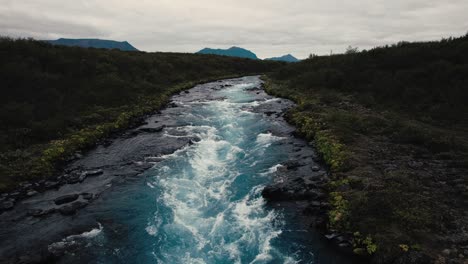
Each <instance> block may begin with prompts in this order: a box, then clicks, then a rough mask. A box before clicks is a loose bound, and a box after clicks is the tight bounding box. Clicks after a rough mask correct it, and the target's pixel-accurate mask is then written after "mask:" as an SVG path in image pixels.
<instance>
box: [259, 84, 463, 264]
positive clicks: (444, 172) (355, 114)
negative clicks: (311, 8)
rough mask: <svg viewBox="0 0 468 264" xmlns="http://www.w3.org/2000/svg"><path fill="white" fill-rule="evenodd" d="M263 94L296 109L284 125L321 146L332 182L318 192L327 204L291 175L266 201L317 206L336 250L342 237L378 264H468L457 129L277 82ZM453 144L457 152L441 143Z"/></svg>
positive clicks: (461, 145) (460, 141) (290, 113)
mask: <svg viewBox="0 0 468 264" xmlns="http://www.w3.org/2000/svg"><path fill="white" fill-rule="evenodd" d="M267 91H268V92H269V93H271V94H274V95H277V96H284V97H288V98H291V99H293V100H295V101H297V102H299V106H298V107H296V108H295V109H293V110H292V111H290V112H289V113H288V114H287V120H288V121H289V122H291V123H292V124H294V125H295V126H296V127H297V128H298V132H299V134H300V135H301V136H302V137H304V138H307V139H308V140H310V141H311V144H313V145H314V146H315V147H316V149H317V150H318V152H319V153H320V154H321V157H322V159H323V161H324V163H326V164H327V165H328V168H329V179H330V180H329V182H328V183H327V184H325V185H323V188H322V191H323V192H324V193H325V194H327V195H328V196H327V198H325V200H324V201H325V205H326V206H324V207H320V206H321V205H322V202H321V201H320V203H319V202H316V201H314V200H310V199H314V196H317V194H316V189H312V191H308V189H309V187H306V188H305V189H304V187H303V185H302V184H299V182H302V181H303V182H310V181H309V180H308V179H295V177H294V176H292V177H291V176H289V177H285V178H286V179H290V180H289V181H288V182H286V183H284V182H283V183H281V185H280V186H278V187H272V188H271V190H268V189H267V191H268V192H267V193H266V194H267V195H269V194H270V193H274V196H275V197H284V198H283V199H285V200H288V199H290V200H295V199H302V200H306V201H308V203H312V202H314V204H315V205H316V206H317V208H318V210H316V211H319V212H320V211H321V212H322V216H324V219H325V222H326V223H325V224H323V225H322V226H324V227H326V229H325V231H324V232H325V234H326V237H327V238H329V239H330V240H334V241H335V244H341V242H342V241H343V237H344V241H346V242H347V243H346V244H351V245H352V246H351V251H353V252H354V253H355V254H357V255H361V256H365V257H366V258H367V259H369V260H370V261H371V262H373V263H463V264H465V263H467V258H468V257H467V253H468V251H467V249H468V248H467V246H468V233H467V232H466V227H467V226H468V222H467V219H468V217H467V216H468V215H467V212H468V210H467V203H466V199H465V198H464V197H466V191H467V189H466V187H467V181H466V177H465V175H467V167H466V164H465V162H464V161H463V157H465V156H466V152H464V151H465V150H464V147H463V146H464V145H463V144H464V141H463V133H462V132H461V131H460V130H457V129H454V128H452V129H443V128H440V127H435V126H434V125H429V124H424V123H421V122H418V121H415V120H411V119H407V117H404V116H399V115H398V114H396V113H389V112H380V111H375V110H373V109H369V108H367V107H365V106H363V105H360V104H359V103H357V101H356V100H355V99H354V98H353V97H352V96H350V95H344V94H340V93H333V94H331V92H328V93H326V92H324V91H321V92H320V91H317V92H316V93H315V94H313V96H312V95H307V96H305V95H301V94H298V93H294V92H288V88H286V87H284V86H281V84H278V83H274V82H268V87H267ZM447 137H451V138H452V140H453V141H454V142H455V141H456V142H459V145H458V146H457V147H456V148H455V147H454V145H453V143H447V142H445V141H444V139H446V138H447ZM444 142H445V143H444ZM313 166H314V165H313V164H309V167H313ZM287 174H289V172H288V173H287ZM287 174H285V175H287ZM313 184H315V183H313ZM313 184H312V186H313ZM304 192H306V193H307V194H305V193H304ZM308 195H309V197H310V198H309V197H307V196H308ZM304 196H305V197H304ZM318 197H320V196H318ZM312 211H313V210H312ZM322 222H323V221H322V220H320V221H319V223H322ZM336 238H338V239H336ZM343 246H344V244H343ZM348 251H349V250H348Z"/></svg>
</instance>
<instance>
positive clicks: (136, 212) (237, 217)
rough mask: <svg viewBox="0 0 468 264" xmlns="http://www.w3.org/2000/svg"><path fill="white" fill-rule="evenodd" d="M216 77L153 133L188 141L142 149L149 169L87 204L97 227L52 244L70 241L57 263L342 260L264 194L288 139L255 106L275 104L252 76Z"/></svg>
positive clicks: (62, 245) (53, 246) (287, 149)
mask: <svg viewBox="0 0 468 264" xmlns="http://www.w3.org/2000/svg"><path fill="white" fill-rule="evenodd" d="M223 84H227V85H229V86H228V87H225V88H223V89H218V88H216V89H214V87H217V86H216V85H212V86H207V87H205V88H200V89H199V90H200V91H199V93H200V96H199V97H198V98H197V97H196V96H195V97H194V96H192V97H190V99H184V97H183V96H180V97H179V98H177V97H176V98H175V99H174V100H175V103H176V104H177V106H178V107H177V108H174V109H175V111H177V113H175V112H174V113H173V115H172V117H173V118H175V120H173V121H174V124H173V126H170V127H166V128H164V130H163V131H162V132H161V135H160V140H161V141H163V140H166V139H169V138H187V137H188V138H190V139H191V144H187V145H185V146H184V147H182V148H180V149H179V150H177V151H176V152H174V153H171V154H167V155H158V156H155V157H151V156H147V157H146V160H149V161H154V165H153V167H152V168H150V169H148V170H147V171H145V172H144V173H143V174H141V175H140V176H139V177H135V178H132V179H131V180H128V181H126V182H125V183H122V184H115V185H114V186H113V188H112V190H111V191H108V192H106V193H105V194H103V195H102V196H101V198H100V199H99V201H96V204H95V205H93V206H90V207H89V208H86V210H87V214H90V215H92V216H93V217H94V218H95V219H96V221H97V222H98V223H99V227H98V228H96V229H93V230H91V231H88V232H86V233H83V234H81V235H74V236H70V237H67V238H65V239H63V240H62V241H59V242H56V243H53V244H51V245H50V246H49V250H50V251H54V250H59V249H63V248H67V253H66V254H65V257H64V258H62V259H61V262H62V263H85V262H91V263H346V261H345V260H344V259H343V258H342V257H340V256H337V255H336V254H335V253H334V252H333V251H331V250H330V249H328V248H327V246H326V245H324V244H323V242H322V241H321V240H320V239H319V238H318V235H317V234H311V233H310V232H308V231H307V230H306V229H305V228H304V226H302V225H301V224H300V223H298V221H297V220H296V219H294V218H293V217H294V213H289V212H288V209H287V208H286V209H284V210H281V209H278V208H276V209H274V208H273V207H270V206H268V205H267V204H266V202H265V200H264V199H263V198H262V197H261V191H262V189H263V187H264V186H265V185H267V184H268V183H270V182H272V181H273V178H274V174H275V172H276V170H277V169H278V168H279V167H280V165H279V164H280V163H281V162H284V161H286V160H288V159H289V158H290V156H291V154H290V152H291V144H292V143H291V140H293V139H292V137H291V136H289V133H281V131H283V132H284V131H288V129H290V128H289V127H288V126H287V125H286V124H285V123H284V121H281V120H280V121H278V120H277V119H269V118H267V117H266V116H265V115H263V114H261V113H257V112H256V111H254V109H255V108H256V107H260V106H261V105H262V104H268V103H272V102H274V103H281V102H275V101H276V100H278V99H274V98H261V97H259V96H258V93H256V92H255V91H252V88H255V87H258V86H259V84H260V81H259V79H258V78H257V77H248V78H243V79H236V80H232V81H225V82H224V83H223ZM203 89H205V90H203ZM203 93H205V94H204V95H203ZM194 98H195V99H194ZM178 99H180V100H179V101H178ZM283 103H284V102H283ZM168 111H169V112H170V111H171V110H168ZM275 131H279V132H275ZM311 151H312V150H311Z"/></svg>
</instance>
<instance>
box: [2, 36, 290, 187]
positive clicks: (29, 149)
mask: <svg viewBox="0 0 468 264" xmlns="http://www.w3.org/2000/svg"><path fill="white" fill-rule="evenodd" d="M0 50H1V51H2V52H0V79H1V80H2V85H1V87H0V91H1V93H2V97H1V98H0V192H1V191H2V190H4V189H8V188H11V187H14V186H15V185H16V184H17V183H18V182H21V181H24V180H27V179H33V178H37V177H41V178H46V177H47V176H49V175H52V174H53V173H54V172H55V169H56V168H58V167H60V165H61V164H63V162H65V161H66V160H67V159H69V158H70V157H71V156H73V155H74V153H76V151H78V150H82V149H85V148H87V147H90V146H93V145H94V144H95V143H96V142H97V141H98V140H101V139H103V138H105V137H106V136H109V135H110V134H111V133H114V132H115V131H119V130H122V129H125V128H127V127H128V126H131V125H132V124H133V123H135V120H138V118H139V117H141V116H142V115H145V114H147V113H150V112H152V111H156V110H157V109H159V108H160V107H162V106H163V105H164V104H165V103H166V102H167V100H168V98H169V97H170V95H171V94H172V93H174V92H177V91H180V90H182V89H187V88H191V87H192V86H193V85H194V84H196V83H198V82H201V81H204V80H212V79H220V78H225V77H232V76H239V75H254V74H259V73H262V72H266V71H271V70H272V69H273V68H275V67H278V66H280V65H281V63H277V62H265V61H261V60H249V59H243V58H232V57H221V56H209V55H203V54H181V53H145V52H124V51H120V50H115V49H113V50H105V49H83V48H79V47H67V46H54V45H51V44H49V43H46V42H43V41H33V40H12V39H8V38H0Z"/></svg>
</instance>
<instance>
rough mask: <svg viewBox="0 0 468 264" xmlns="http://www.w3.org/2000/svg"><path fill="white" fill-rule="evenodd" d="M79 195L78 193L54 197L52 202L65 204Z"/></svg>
mask: <svg viewBox="0 0 468 264" xmlns="http://www.w3.org/2000/svg"><path fill="white" fill-rule="evenodd" d="M78 197H80V195H78V194H69V195H64V196H60V197H58V198H55V200H54V203H55V204H56V205H61V204H66V203H70V202H73V201H75V200H76V199H78Z"/></svg>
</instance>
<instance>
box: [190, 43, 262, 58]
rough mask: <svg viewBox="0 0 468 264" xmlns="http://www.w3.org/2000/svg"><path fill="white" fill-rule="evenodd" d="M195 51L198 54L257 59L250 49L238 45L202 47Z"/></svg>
mask: <svg viewBox="0 0 468 264" xmlns="http://www.w3.org/2000/svg"><path fill="white" fill-rule="evenodd" d="M196 53H199V54H214V55H224V56H230V57H240V58H249V59H253V60H258V57H257V55H255V53H253V52H251V51H250V50H246V49H243V48H239V47H235V46H234V47H230V48H229V49H211V48H204V49H202V50H200V51H198V52H196Z"/></svg>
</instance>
